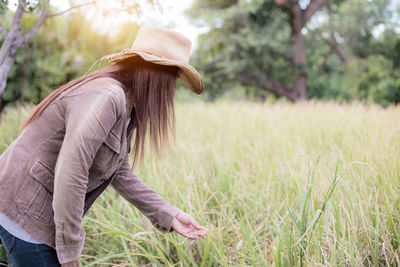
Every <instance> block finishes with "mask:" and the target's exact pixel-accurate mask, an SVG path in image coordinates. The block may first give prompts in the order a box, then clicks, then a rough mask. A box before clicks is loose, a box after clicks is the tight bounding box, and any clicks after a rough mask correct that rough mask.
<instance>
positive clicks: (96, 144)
mask: <svg viewBox="0 0 400 267" xmlns="http://www.w3.org/2000/svg"><path fill="white" fill-rule="evenodd" d="M73 97H75V98H76V99H74V100H73V101H70V102H69V103H68V104H67V107H66V113H65V114H66V115H65V136H64V141H63V144H62V146H61V149H60V152H59V154H58V158H57V162H56V166H55V174H54V193H53V203H52V205H53V210H54V223H55V227H56V231H55V241H56V252H57V256H58V259H59V261H60V263H66V262H69V261H72V260H75V259H77V258H79V256H80V254H81V252H82V248H83V244H84V239H85V232H84V230H83V228H82V226H81V221H82V216H83V210H84V202H85V194H86V189H87V184H88V174H89V168H90V167H91V165H92V162H93V158H94V156H95V155H96V153H97V151H98V149H99V148H100V146H101V144H102V143H103V142H104V140H105V139H106V137H107V135H108V133H109V132H110V130H111V129H112V127H113V126H114V124H115V122H116V121H117V120H118V118H119V117H120V116H121V115H120V114H119V113H120V107H121V103H120V102H121V100H120V97H119V96H118V94H117V93H116V92H113V91H110V90H108V89H105V88H90V89H89V91H88V92H85V93H84V94H82V95H78V96H73Z"/></svg>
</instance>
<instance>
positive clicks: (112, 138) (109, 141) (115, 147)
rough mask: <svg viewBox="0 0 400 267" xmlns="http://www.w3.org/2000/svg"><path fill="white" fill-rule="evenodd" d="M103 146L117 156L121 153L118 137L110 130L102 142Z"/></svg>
mask: <svg viewBox="0 0 400 267" xmlns="http://www.w3.org/2000/svg"><path fill="white" fill-rule="evenodd" d="M104 144H105V145H106V146H107V147H108V148H109V149H111V150H112V151H114V152H115V153H117V154H119V153H120V152H121V140H120V138H119V137H118V135H117V134H116V133H114V132H113V131H112V130H111V132H110V133H109V134H108V136H107V138H106V140H105V141H104Z"/></svg>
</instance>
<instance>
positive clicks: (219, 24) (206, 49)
mask: <svg viewBox="0 0 400 267" xmlns="http://www.w3.org/2000/svg"><path fill="white" fill-rule="evenodd" d="M187 15H188V16H190V17H191V18H192V19H193V21H194V22H195V23H197V24H200V25H205V26H207V27H208V28H209V31H207V32H206V33H204V34H203V35H201V36H200V38H199V45H198V49H197V51H196V54H195V64H196V67H197V68H198V69H200V70H201V72H202V74H203V77H204V78H205V81H206V88H207V90H206V93H207V94H208V97H209V98H210V99H215V98H217V97H220V96H222V95H227V91H235V92H237V91H238V90H237V88H238V87H240V86H239V85H238V82H239V81H238V79H237V77H236V75H237V74H240V73H246V74H247V75H249V76H251V77H253V78H254V79H255V80H257V81H259V83H261V84H263V83H268V82H269V81H271V80H272V81H277V82H279V83H281V84H283V85H286V86H290V85H292V84H293V83H294V81H295V79H296V77H297V74H299V73H305V74H307V77H308V80H307V88H308V96H309V97H310V98H319V99H336V100H339V101H350V100H352V99H358V100H363V101H367V102H376V103H379V104H381V105H383V106H386V105H388V104H389V103H397V102H398V101H399V99H398V95H399V94H400V87H399V82H398V81H399V78H400V74H399V73H400V68H399V66H400V38H399V34H398V25H397V24H396V18H397V17H396V16H397V15H396V2H395V1H390V0H384V1H380V0H373V1H367V2H366V1H361V0H343V1H331V6H330V12H328V10H327V9H326V8H325V9H322V11H321V12H319V13H317V14H316V15H315V18H313V19H311V21H310V22H309V23H308V24H307V25H306V29H307V31H304V32H303V36H304V39H305V50H306V55H307V64H306V65H304V66H300V67H297V68H294V67H293V64H292V57H293V53H294V51H293V48H292V45H291V40H290V31H291V29H290V23H291V21H290V17H289V16H288V14H287V13H286V12H284V10H283V9H281V8H280V7H278V6H277V5H276V4H275V2H274V0H253V1H228V0H227V1H218V3H216V2H213V1H208V0H197V1H195V3H194V5H193V7H192V9H191V10H189V11H188V12H187ZM323 38H326V39H330V40H331V41H335V42H336V44H337V46H338V47H339V49H341V50H342V51H343V53H344V54H345V55H346V56H347V58H348V62H343V60H342V59H341V58H340V57H339V55H338V54H337V53H335V52H334V50H332V49H331V48H330V47H329V46H328V45H327V43H326V42H325V41H324V39H323ZM253 87H254V85H253ZM246 88H248V89H247V90H243V92H244V93H242V94H244V95H247V98H250V99H252V98H260V97H261V98H265V97H267V96H268V95H269V94H268V93H265V92H264V91H263V90H265V89H262V88H257V87H255V88H249V86H246ZM250 92H255V93H250Z"/></svg>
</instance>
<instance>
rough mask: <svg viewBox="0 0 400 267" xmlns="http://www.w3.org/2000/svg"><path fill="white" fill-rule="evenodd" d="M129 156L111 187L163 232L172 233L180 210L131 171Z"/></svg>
mask: <svg viewBox="0 0 400 267" xmlns="http://www.w3.org/2000/svg"><path fill="white" fill-rule="evenodd" d="M128 159H129V154H128V153H127V154H126V156H125V159H124V161H123V163H122V165H121V167H120V168H119V170H118V171H117V173H116V175H115V177H114V179H113V181H112V182H111V186H112V187H113V188H114V189H115V190H116V191H117V192H118V193H119V194H120V195H121V196H122V197H124V198H125V199H126V200H128V201H129V202H130V203H131V204H132V205H134V206H135V207H136V208H138V209H139V211H140V212H141V213H143V214H144V215H145V216H146V217H147V218H148V219H149V220H150V221H151V223H152V224H153V225H154V227H155V228H156V229H157V230H159V231H161V232H172V231H173V229H172V219H173V218H174V217H175V216H176V215H177V214H178V213H179V212H181V210H180V209H178V208H177V207H175V206H173V205H171V204H170V203H168V202H167V201H165V200H164V199H162V198H161V197H160V196H159V195H158V194H157V193H156V192H154V191H153V190H151V189H149V188H148V187H147V185H146V184H145V183H144V182H143V181H142V180H141V179H140V178H139V177H138V176H137V175H136V174H135V173H134V172H132V171H131V170H130V166H129V161H128Z"/></svg>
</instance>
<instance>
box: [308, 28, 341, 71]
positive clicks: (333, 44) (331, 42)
mask: <svg viewBox="0 0 400 267" xmlns="http://www.w3.org/2000/svg"><path fill="white" fill-rule="evenodd" d="M310 32H311V34H313V33H317V34H318V35H319V37H320V38H321V39H322V40H323V41H324V42H325V43H326V44H327V45H328V46H329V47H330V49H331V51H333V52H335V53H336V54H337V55H338V57H339V58H340V61H341V62H342V63H343V64H346V63H347V62H349V58H348V57H347V56H346V54H345V53H344V52H343V50H342V48H341V47H340V45H339V44H338V43H337V41H336V39H335V38H334V36H333V32H331V35H332V39H328V38H325V37H324V36H323V35H322V33H321V31H320V30H319V29H314V30H310Z"/></svg>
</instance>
